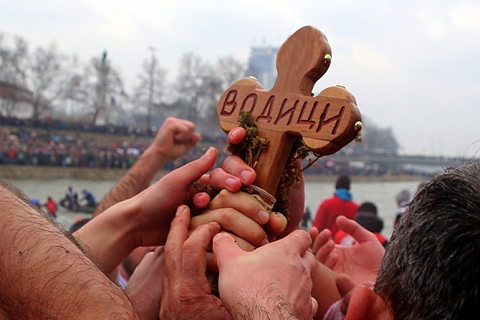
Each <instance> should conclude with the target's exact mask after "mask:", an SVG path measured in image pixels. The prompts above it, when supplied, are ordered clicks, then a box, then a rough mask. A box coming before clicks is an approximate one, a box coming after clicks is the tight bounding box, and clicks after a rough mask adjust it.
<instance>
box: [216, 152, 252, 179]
mask: <svg viewBox="0 0 480 320" xmlns="http://www.w3.org/2000/svg"><path fill="white" fill-rule="evenodd" d="M222 169H223V170H225V171H226V172H227V173H229V174H232V175H234V176H235V177H238V178H240V180H241V181H242V183H243V184H245V185H247V186H248V185H251V184H252V183H253V181H255V178H256V177H257V174H256V172H255V170H253V168H252V167H250V166H249V165H248V164H246V163H245V162H244V161H243V160H242V159H241V158H239V157H237V156H229V157H227V158H226V159H225V161H223V163H222Z"/></svg>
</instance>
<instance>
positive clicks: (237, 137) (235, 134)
mask: <svg viewBox="0 0 480 320" xmlns="http://www.w3.org/2000/svg"><path fill="white" fill-rule="evenodd" d="M245 135H246V131H245V128H242V127H236V128H233V129H232V130H230V131H229V132H228V134H227V143H230V144H239V143H240V142H242V141H243V139H245Z"/></svg>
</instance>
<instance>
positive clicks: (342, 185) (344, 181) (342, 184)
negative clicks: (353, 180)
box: [335, 175, 350, 190]
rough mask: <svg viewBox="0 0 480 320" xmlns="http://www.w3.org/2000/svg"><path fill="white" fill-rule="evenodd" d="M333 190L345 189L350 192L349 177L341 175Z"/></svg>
mask: <svg viewBox="0 0 480 320" xmlns="http://www.w3.org/2000/svg"><path fill="white" fill-rule="evenodd" d="M335 189H347V190H350V177H349V176H347V175H342V176H339V177H338V178H337V182H336V183H335Z"/></svg>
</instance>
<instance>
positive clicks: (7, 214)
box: [0, 186, 138, 319]
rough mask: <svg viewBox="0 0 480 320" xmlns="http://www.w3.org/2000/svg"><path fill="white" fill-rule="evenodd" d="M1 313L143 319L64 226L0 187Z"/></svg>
mask: <svg viewBox="0 0 480 320" xmlns="http://www.w3.org/2000/svg"><path fill="white" fill-rule="evenodd" d="M0 206H1V208H2V210H1V211H0V254H1V257H2V258H1V259H0V273H1V274H2V276H1V277H0V292H1V294H0V310H1V311H0V315H2V316H4V317H6V318H9V319H20V318H21V319H73V318H78V319H114V318H118V319H137V318H138V317H137V314H136V313H135V310H134V308H133V305H132V303H131V302H130V300H129V299H128V298H127V296H126V295H125V294H124V293H123V292H122V291H121V290H120V289H119V288H118V287H116V286H115V285H114V284H113V283H112V282H111V281H110V280H109V279H108V278H107V277H106V276H105V275H104V274H103V273H102V272H100V270H99V269H98V268H97V267H96V266H95V264H94V263H93V262H92V261H91V260H90V259H89V258H88V257H87V256H85V254H83V253H82V252H81V251H80V249H78V248H77V247H76V246H75V245H74V244H73V242H71V241H70V240H69V239H68V238H67V237H66V236H65V235H64V234H62V232H61V231H60V230H58V229H57V228H56V227H55V226H54V225H53V224H51V223H50V222H49V221H48V220H47V219H45V218H44V217H43V216H41V215H40V214H39V213H38V212H36V211H35V210H34V209H33V208H32V207H30V206H29V205H28V204H27V203H25V202H24V201H22V200H20V198H19V197H17V196H16V195H14V194H13V193H12V192H10V191H9V190H7V189H6V188H5V187H3V186H2V187H0Z"/></svg>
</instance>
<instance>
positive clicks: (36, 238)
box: [0, 118, 480, 320]
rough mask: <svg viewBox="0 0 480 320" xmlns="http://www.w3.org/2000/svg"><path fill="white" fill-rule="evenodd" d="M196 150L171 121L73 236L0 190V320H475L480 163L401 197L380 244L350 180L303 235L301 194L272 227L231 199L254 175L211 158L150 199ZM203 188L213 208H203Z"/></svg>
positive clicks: (298, 191) (236, 135) (238, 136)
mask: <svg viewBox="0 0 480 320" xmlns="http://www.w3.org/2000/svg"><path fill="white" fill-rule="evenodd" d="M244 136H245V130H243V129H242V128H235V129H233V130H231V131H230V132H229V135H228V141H229V143H233V144H237V143H240V142H241V141H242V140H243V138H244ZM199 139H200V136H199V134H198V133H196V132H195V126H194V125H193V123H191V122H189V121H185V120H181V119H173V118H169V119H167V121H166V122H165V123H164V125H163V126H162V127H161V128H160V129H159V131H158V132H157V135H156V136H155V139H154V141H153V143H152V144H151V145H150V146H148V147H147V148H146V149H145V151H144V152H143V153H142V154H141V155H140V156H139V158H138V160H137V161H136V162H135V163H134V164H133V165H132V167H131V168H130V170H129V171H128V172H127V173H126V174H125V175H124V176H123V177H122V178H121V179H120V180H119V181H118V183H117V184H116V185H114V186H113V187H112V189H111V190H110V191H109V192H108V193H107V195H106V196H105V197H104V198H103V199H102V201H101V202H100V204H99V205H98V206H97V207H96V209H95V213H94V214H93V217H92V219H91V220H90V221H88V222H86V223H85V224H83V226H81V227H79V228H78V229H76V230H72V232H71V233H70V232H62V231H61V230H59V229H58V228H57V227H56V226H55V225H53V224H51V222H50V221H49V220H47V219H45V218H44V217H43V216H42V214H41V212H40V214H39V212H37V211H36V210H35V208H33V207H32V206H31V205H30V204H31V203H30V201H29V199H26V198H25V196H23V195H22V194H21V192H19V190H16V189H15V187H14V186H12V185H9V184H8V183H6V182H4V181H1V188H0V194H1V197H0V203H1V204H2V208H3V209H2V211H1V212H0V238H1V240H2V241H0V252H2V258H1V263H0V272H1V273H2V277H0V290H1V293H2V294H1V295H0V315H1V316H2V317H4V318H26V319H47V318H48V319H51V318H81V319H100V318H101V319H103V318H105V319H111V318H121V319H206V318H208V319H312V318H313V319H326V320H331V319H346V320H352V319H478V318H479V317H480V312H479V311H478V307H477V304H478V302H479V299H480V297H479V292H480V291H479V290H478V288H479V286H480V282H479V281H478V280H477V275H478V274H479V273H478V272H477V270H478V268H479V266H480V255H479V254H478V252H480V251H479V249H480V233H479V230H480V229H479V228H478V226H479V225H480V224H479V222H480V196H479V190H480V179H479V177H480V161H472V162H471V163H468V164H466V165H464V166H462V167H459V168H457V169H451V170H449V171H448V172H446V173H445V174H442V175H439V176H436V177H434V178H433V179H431V180H430V181H428V182H426V183H423V184H422V185H421V186H419V188H418V190H417V192H416V194H415V196H414V197H413V198H412V199H408V200H409V201H408V203H406V204H407V205H405V194H403V195H402V196H399V197H397V198H398V199H397V200H403V201H399V214H401V216H400V217H399V219H398V221H397V223H396V226H395V231H394V233H393V235H392V237H391V238H390V239H388V242H383V243H382V238H381V237H379V235H381V229H382V224H381V223H379V221H381V220H379V218H380V217H379V214H378V212H377V208H376V206H375V204H374V203H371V202H366V203H362V204H360V205H359V204H357V203H355V202H354V199H353V195H352V194H351V192H350V183H351V181H350V179H349V177H348V176H340V177H338V179H337V181H336V185H335V192H334V195H333V196H332V198H331V199H326V200H325V201H323V202H322V203H321V204H320V206H319V209H318V212H317V215H316V216H315V219H314V222H313V227H312V228H310V230H309V231H308V232H305V231H302V230H299V227H300V224H301V220H302V216H304V207H303V206H302V205H301V204H303V202H304V201H303V200H304V190H303V187H304V186H303V184H302V183H300V184H298V185H297V186H295V187H294V188H293V189H291V190H290V198H291V199H292V200H294V201H290V202H289V205H290V207H289V211H290V215H289V218H288V219H286V218H285V217H284V216H283V215H281V214H276V213H274V212H268V210H266V208H265V207H264V206H262V204H261V203H260V202H259V201H257V200H256V199H255V197H252V196H251V195H249V194H247V193H245V192H244V191H242V186H244V185H247V186H248V185H251V184H252V183H253V182H254V180H255V178H256V173H255V171H254V170H253V169H252V168H251V167H249V166H248V165H246V164H245V163H244V162H243V161H242V160H241V159H240V158H238V157H235V156H230V157H227V158H226V159H225V160H224V161H223V162H222V166H221V167H216V168H215V169H213V170H211V171H210V169H211V168H212V167H213V166H214V164H215V162H216V161H217V157H218V151H217V150H216V149H214V148H211V149H209V150H207V151H206V152H205V154H204V155H202V156H201V157H199V158H198V159H196V160H193V161H191V162H189V163H188V164H186V165H185V166H183V167H181V168H179V169H176V170H174V171H172V172H171V173H169V174H167V175H165V176H164V177H163V178H162V179H160V180H159V181H157V182H156V183H155V184H151V183H152V179H153V177H154V176H155V173H156V172H157V171H158V170H159V169H160V168H161V167H162V166H163V165H164V164H165V163H166V162H168V161H170V160H172V159H175V158H178V157H179V156H180V155H182V154H185V152H187V151H188V150H191V149H192V148H193V146H195V145H196V144H197V142H198V141H199ZM207 172H210V173H209V174H208V175H207V174H206V173H207ZM206 185H208V186H209V188H211V189H214V190H217V192H218V194H217V195H216V196H215V197H213V198H211V197H210V195H209V194H208V193H206V192H205V191H204V190H205V189H204V188H202V186H206ZM408 196H409V195H408ZM400 204H403V205H404V206H403V207H405V210H403V209H402V210H400ZM307 225H308V223H307ZM342 233H343V236H342V237H337V235H338V234H342ZM346 237H350V238H349V240H348V241H347V240H345V238H346ZM336 238H339V239H340V240H337V242H342V241H343V240H345V242H343V244H341V243H335V239H336ZM385 240H387V239H385ZM477 259H479V261H477ZM111 279H115V280H114V281H113V280H111Z"/></svg>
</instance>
